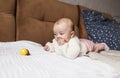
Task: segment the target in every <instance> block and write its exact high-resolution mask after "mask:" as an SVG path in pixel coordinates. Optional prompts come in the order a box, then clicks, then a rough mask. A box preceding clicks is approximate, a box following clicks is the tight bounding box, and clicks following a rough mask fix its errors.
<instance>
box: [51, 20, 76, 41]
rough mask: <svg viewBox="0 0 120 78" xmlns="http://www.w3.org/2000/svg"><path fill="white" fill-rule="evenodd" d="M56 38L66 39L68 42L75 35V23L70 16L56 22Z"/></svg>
mask: <svg viewBox="0 0 120 78" xmlns="http://www.w3.org/2000/svg"><path fill="white" fill-rule="evenodd" d="M53 31H54V35H55V39H56V40H57V41H58V40H59V39H61V38H62V39H64V40H66V41H67V42H68V41H69V40H70V38H72V37H73V36H74V34H75V33H74V24H73V22H72V20H71V19H69V18H61V19H59V20H58V21H56V22H55V24H54V27H53Z"/></svg>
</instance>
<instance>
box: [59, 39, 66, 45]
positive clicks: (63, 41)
mask: <svg viewBox="0 0 120 78" xmlns="http://www.w3.org/2000/svg"><path fill="white" fill-rule="evenodd" d="M57 42H58V44H59V45H64V44H65V43H66V41H65V40H64V39H63V38H62V39H59V40H58V41H57Z"/></svg>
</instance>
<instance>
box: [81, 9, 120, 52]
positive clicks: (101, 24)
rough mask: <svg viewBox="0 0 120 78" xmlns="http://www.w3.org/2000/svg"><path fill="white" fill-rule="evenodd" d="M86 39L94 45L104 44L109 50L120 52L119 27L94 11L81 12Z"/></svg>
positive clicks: (111, 20)
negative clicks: (86, 33) (86, 34)
mask: <svg viewBox="0 0 120 78" xmlns="http://www.w3.org/2000/svg"><path fill="white" fill-rule="evenodd" d="M82 14H83V17H84V21H85V26H86V29H87V32H88V37H89V39H90V40H92V41H93V42H95V43H98V42H105V43H106V44H107V45H108V46H109V47H110V49H111V50H120V25H119V24H118V23H117V22H116V21H115V20H113V19H109V18H106V17H104V16H102V14H101V13H98V12H95V11H88V10H82Z"/></svg>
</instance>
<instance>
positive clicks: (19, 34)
mask: <svg viewBox="0 0 120 78" xmlns="http://www.w3.org/2000/svg"><path fill="white" fill-rule="evenodd" d="M81 9H86V8H85V7H82V6H77V5H71V4H67V3H63V2H60V1H57V0H9V2H6V1H5V0H0V41H16V40H32V41H35V42H38V43H41V44H43V45H44V44H45V43H46V42H47V41H51V40H52V38H53V32H52V27H53V24H54V22H55V21H56V20H58V19H59V18H62V17H68V18H71V19H72V20H73V22H74V24H75V25H74V26H75V31H76V34H77V35H78V36H79V37H80V38H87V32H86V29H85V26H84V20H83V17H82V15H81V13H80V10H81Z"/></svg>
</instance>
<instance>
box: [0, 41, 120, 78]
mask: <svg viewBox="0 0 120 78" xmlns="http://www.w3.org/2000/svg"><path fill="white" fill-rule="evenodd" d="M21 48H27V49H28V50H29V52H30V55H28V56H21V55H20V49H21ZM0 78H120V77H119V73H118V72H117V71H116V70H115V69H114V68H113V67H111V66H110V65H109V64H106V63H103V62H101V61H98V60H93V59H91V58H89V57H86V56H81V57H78V58H76V59H74V60H70V59H67V58H65V57H63V56H60V55H57V54H55V53H49V52H46V51H44V49H43V47H42V45H41V44H38V43H35V42H32V41H25V40H23V41H16V42H0Z"/></svg>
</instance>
